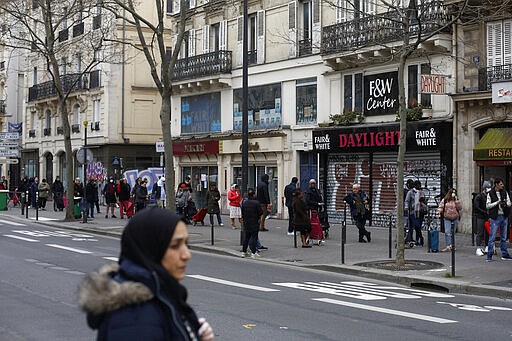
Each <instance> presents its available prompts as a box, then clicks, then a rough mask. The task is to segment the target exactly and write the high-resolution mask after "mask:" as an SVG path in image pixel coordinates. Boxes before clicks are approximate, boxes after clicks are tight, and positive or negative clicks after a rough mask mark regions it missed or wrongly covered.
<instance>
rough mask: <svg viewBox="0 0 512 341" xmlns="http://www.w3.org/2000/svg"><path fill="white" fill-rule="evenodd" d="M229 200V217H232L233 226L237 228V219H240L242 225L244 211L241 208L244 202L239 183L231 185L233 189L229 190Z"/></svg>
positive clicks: (234, 228)
mask: <svg viewBox="0 0 512 341" xmlns="http://www.w3.org/2000/svg"><path fill="white" fill-rule="evenodd" d="M228 201H229V217H230V218H231V228H232V229H233V230H236V223H235V219H238V221H239V222H240V225H242V211H241V209H240V203H241V202H242V194H241V193H240V189H238V185H237V184H233V185H231V189H230V190H229V192H228Z"/></svg>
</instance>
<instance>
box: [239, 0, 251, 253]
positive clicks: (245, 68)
mask: <svg viewBox="0 0 512 341" xmlns="http://www.w3.org/2000/svg"><path fill="white" fill-rule="evenodd" d="M247 21H248V9H247V0H244V24H243V30H244V32H243V45H242V49H243V53H242V55H243V62H242V186H241V187H242V197H243V196H244V195H247V189H248V188H247V186H248V183H249V181H248V175H249V115H248V108H247V107H248V105H247V100H248V97H249V74H248V73H249V60H248V55H247V54H248V50H249V42H248V33H247V29H248V26H247ZM244 238H245V227H244V226H243V224H242V226H241V228H240V244H242V242H243V240H244Z"/></svg>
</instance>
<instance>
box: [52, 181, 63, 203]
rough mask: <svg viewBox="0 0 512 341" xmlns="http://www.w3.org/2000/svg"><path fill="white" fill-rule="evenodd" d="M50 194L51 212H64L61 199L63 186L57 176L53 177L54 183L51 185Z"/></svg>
mask: <svg viewBox="0 0 512 341" xmlns="http://www.w3.org/2000/svg"><path fill="white" fill-rule="evenodd" d="M52 193H53V210H54V211H57V210H59V211H62V210H64V201H63V199H62V197H63V196H64V185H63V184H62V181H60V177H59V176H58V175H57V176H56V177H55V181H54V182H53V184H52Z"/></svg>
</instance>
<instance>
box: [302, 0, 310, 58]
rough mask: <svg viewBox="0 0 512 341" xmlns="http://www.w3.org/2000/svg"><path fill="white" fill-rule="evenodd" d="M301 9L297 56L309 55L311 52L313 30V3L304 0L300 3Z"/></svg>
mask: <svg viewBox="0 0 512 341" xmlns="http://www.w3.org/2000/svg"><path fill="white" fill-rule="evenodd" d="M301 10H302V22H301V25H302V31H301V37H300V40H299V56H305V55H310V54H311V53H312V47H313V42H312V38H313V37H312V32H313V16H312V13H313V3H312V1H304V2H302V5H301Z"/></svg>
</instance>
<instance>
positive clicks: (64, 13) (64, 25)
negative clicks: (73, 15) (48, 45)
mask: <svg viewBox="0 0 512 341" xmlns="http://www.w3.org/2000/svg"><path fill="white" fill-rule="evenodd" d="M67 15H68V8H67V7H63V8H62V22H61V27H60V29H61V30H63V31H64V30H67V29H68V19H67Z"/></svg>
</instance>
